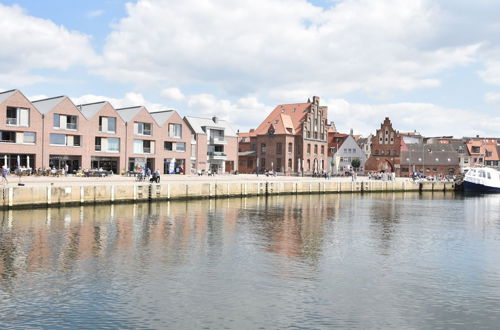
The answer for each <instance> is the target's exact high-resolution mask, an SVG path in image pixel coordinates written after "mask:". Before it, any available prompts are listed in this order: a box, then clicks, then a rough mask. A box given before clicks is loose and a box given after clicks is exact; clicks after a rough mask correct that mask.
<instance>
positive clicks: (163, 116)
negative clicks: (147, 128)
mask: <svg viewBox="0 0 500 330" xmlns="http://www.w3.org/2000/svg"><path fill="white" fill-rule="evenodd" d="M174 114H177V112H176V111H174V110H163V111H155V112H151V116H152V117H153V118H154V119H155V120H156V122H157V123H158V125H160V126H163V125H165V123H166V122H167V121H168V120H169V119H170V118H171V117H172V116H173V115H174ZM178 116H179V115H178ZM179 117H180V116H179Z"/></svg>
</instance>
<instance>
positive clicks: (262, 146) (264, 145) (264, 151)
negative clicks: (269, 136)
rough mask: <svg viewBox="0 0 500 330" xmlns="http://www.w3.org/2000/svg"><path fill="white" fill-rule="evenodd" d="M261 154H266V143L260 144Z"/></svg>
mask: <svg viewBox="0 0 500 330" xmlns="http://www.w3.org/2000/svg"><path fill="white" fill-rule="evenodd" d="M260 152H261V153H263V154H265V153H266V144H265V143H261V144H260Z"/></svg>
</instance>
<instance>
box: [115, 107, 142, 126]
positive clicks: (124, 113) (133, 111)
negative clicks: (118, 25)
mask: <svg viewBox="0 0 500 330" xmlns="http://www.w3.org/2000/svg"><path fill="white" fill-rule="evenodd" d="M143 108H144V107H143V106H136V107H129V108H120V109H116V111H117V112H118V114H119V115H120V117H122V119H123V120H124V121H125V122H129V121H131V120H132V119H134V117H135V116H136V115H137V114H138V113H139V111H141V110H142V109H143ZM144 109H145V108H144Z"/></svg>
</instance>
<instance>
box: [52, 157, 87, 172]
mask: <svg viewBox="0 0 500 330" xmlns="http://www.w3.org/2000/svg"><path fill="white" fill-rule="evenodd" d="M65 165H68V172H69V173H74V172H75V171H78V169H79V168H80V167H81V166H82V157H81V156H70V155H50V156H49V166H50V168H52V169H54V168H55V169H57V170H61V169H64V166H65Z"/></svg>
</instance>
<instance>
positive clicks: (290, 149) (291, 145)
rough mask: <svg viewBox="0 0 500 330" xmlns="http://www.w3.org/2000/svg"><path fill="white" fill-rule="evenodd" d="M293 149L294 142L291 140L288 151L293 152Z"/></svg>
mask: <svg viewBox="0 0 500 330" xmlns="http://www.w3.org/2000/svg"><path fill="white" fill-rule="evenodd" d="M292 151H293V144H292V142H289V143H288V152H292Z"/></svg>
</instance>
